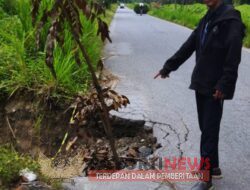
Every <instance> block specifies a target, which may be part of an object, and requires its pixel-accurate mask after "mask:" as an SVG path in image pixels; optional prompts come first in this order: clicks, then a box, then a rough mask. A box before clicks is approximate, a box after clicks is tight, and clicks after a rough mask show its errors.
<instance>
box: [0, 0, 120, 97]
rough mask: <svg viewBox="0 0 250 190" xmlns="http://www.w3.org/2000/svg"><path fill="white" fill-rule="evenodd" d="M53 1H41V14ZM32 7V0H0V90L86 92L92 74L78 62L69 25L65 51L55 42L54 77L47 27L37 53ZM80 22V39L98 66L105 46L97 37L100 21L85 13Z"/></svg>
mask: <svg viewBox="0 0 250 190" xmlns="http://www.w3.org/2000/svg"><path fill="white" fill-rule="evenodd" d="M8 2H11V3H10V4H9V3H8ZM51 2H52V1H50V0H44V1H42V6H41V10H40V15H39V17H41V14H42V13H43V11H44V9H45V8H48V7H50V6H51ZM3 5H4V6H3ZM6 7H7V8H6ZM30 10H31V5H30V1H29V0H11V1H8V0H0V57H1V59H0V92H1V93H6V94H8V95H11V94H13V93H15V92H16V91H18V90H20V89H27V90H29V91H34V92H35V93H36V94H49V95H50V96H55V97H64V98H70V97H72V96H74V95H76V94H79V93H85V92H86V91H87V90H88V88H89V84H90V82H91V77H90V74H89V72H88V68H87V65H86V64H85V60H84V59H83V58H82V57H80V59H81V62H82V65H81V66H78V65H77V64H76V62H75V58H74V56H75V52H76V48H72V47H75V44H74V43H73V39H72V36H71V35H70V33H69V32H68V30H67V28H68V26H64V28H65V33H66V37H65V39H64V42H65V43H64V46H63V50H62V49H61V48H59V47H58V46H57V45H56V48H55V51H54V67H55V70H56V74H57V80H55V79H54V78H53V77H52V75H51V73H50V71H49V69H48V68H47V66H46V65H45V53H44V44H45V40H46V38H45V37H46V34H47V31H48V26H46V27H45V29H44V30H43V32H42V37H41V39H42V40H41V41H42V47H41V49H40V50H39V51H38V52H36V51H35V48H36V47H35V28H34V27H33V26H32V20H31V16H30ZM115 10H116V6H115V5H112V6H111V9H110V10H108V11H107V14H106V17H105V18H104V20H106V21H107V22H108V23H110V22H111V20H112V16H113V14H114V11H115ZM81 21H82V24H83V32H84V33H83V35H82V36H81V39H82V41H83V42H84V44H85V47H86V48H87V52H88V54H89V56H90V59H91V61H92V63H93V65H94V66H96V64H97V62H98V61H99V60H100V57H101V51H102V48H103V42H102V41H101V39H100V37H97V36H96V33H97V23H94V24H93V23H91V22H90V21H88V20H86V18H84V17H83V16H81ZM72 49H74V50H73V51H72Z"/></svg>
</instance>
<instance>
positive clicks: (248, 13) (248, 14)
mask: <svg viewBox="0 0 250 190" xmlns="http://www.w3.org/2000/svg"><path fill="white" fill-rule="evenodd" d="M236 9H238V10H239V11H240V12H241V16H242V19H243V22H244V24H245V25H246V37H245V39H244V45H245V46H246V47H250V5H239V6H237V7H236Z"/></svg>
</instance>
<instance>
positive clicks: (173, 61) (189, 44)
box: [155, 30, 197, 78]
mask: <svg viewBox="0 0 250 190" xmlns="http://www.w3.org/2000/svg"><path fill="white" fill-rule="evenodd" d="M196 35H197V30H194V31H193V32H192V34H191V35H190V36H189V38H188V39H187V41H186V42H185V43H184V44H183V45H182V46H181V48H180V49H179V50H178V51H177V52H176V53H175V54H174V55H173V56H172V57H171V58H169V59H168V60H167V61H166V62H165V64H164V66H163V68H162V69H161V70H160V71H159V73H158V74H157V75H156V76H155V78H157V77H158V76H161V77H162V78H166V77H168V75H169V73H170V72H171V71H175V70H177V69H178V68H179V66H180V65H181V64H183V63H184V62H185V61H186V60H187V59H188V58H189V57H190V56H191V55H192V54H193V52H194V51H195V49H196Z"/></svg>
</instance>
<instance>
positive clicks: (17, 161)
mask: <svg viewBox="0 0 250 190" xmlns="http://www.w3.org/2000/svg"><path fill="white" fill-rule="evenodd" d="M25 168H28V169H30V170H31V171H33V172H36V173H39V165H38V164H37V163H36V162H35V161H34V160H33V159H31V158H30V157H28V156H22V155H20V154H18V153H17V152H15V151H14V150H13V149H11V148H10V147H3V146H1V147H0V180H2V182H3V183H4V185H9V183H10V182H13V180H17V179H18V178H19V172H20V170H22V169H25Z"/></svg>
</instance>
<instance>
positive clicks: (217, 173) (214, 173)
mask: <svg viewBox="0 0 250 190" xmlns="http://www.w3.org/2000/svg"><path fill="white" fill-rule="evenodd" d="M211 175H212V178H214V179H222V178H223V175H222V172H221V169H220V168H213V169H212V171H211Z"/></svg>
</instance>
